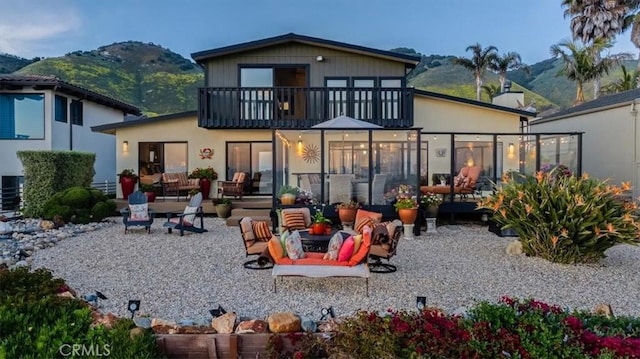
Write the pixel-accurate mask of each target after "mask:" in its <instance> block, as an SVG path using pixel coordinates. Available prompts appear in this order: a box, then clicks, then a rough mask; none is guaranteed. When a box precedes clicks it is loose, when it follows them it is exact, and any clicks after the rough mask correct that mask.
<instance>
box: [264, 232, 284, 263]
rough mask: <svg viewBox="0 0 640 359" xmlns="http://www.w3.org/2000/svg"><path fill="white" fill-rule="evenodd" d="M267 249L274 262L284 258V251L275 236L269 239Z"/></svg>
mask: <svg viewBox="0 0 640 359" xmlns="http://www.w3.org/2000/svg"><path fill="white" fill-rule="evenodd" d="M267 247H269V254H271V258H273V259H274V260H275V261H277V260H279V259H281V258H284V256H285V255H286V254H285V253H284V250H283V249H282V243H280V238H278V237H276V236H272V237H271V239H270V240H269V243H268V244H267Z"/></svg>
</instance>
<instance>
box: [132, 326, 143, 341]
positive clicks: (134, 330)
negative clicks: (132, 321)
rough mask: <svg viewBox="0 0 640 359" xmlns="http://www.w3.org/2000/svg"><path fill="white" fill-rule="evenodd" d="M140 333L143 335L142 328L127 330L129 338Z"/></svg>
mask: <svg viewBox="0 0 640 359" xmlns="http://www.w3.org/2000/svg"><path fill="white" fill-rule="evenodd" d="M142 335H144V328H140V327H135V328H133V329H131V330H130V331H129V338H131V340H134V339H135V338H136V337H139V336H142Z"/></svg>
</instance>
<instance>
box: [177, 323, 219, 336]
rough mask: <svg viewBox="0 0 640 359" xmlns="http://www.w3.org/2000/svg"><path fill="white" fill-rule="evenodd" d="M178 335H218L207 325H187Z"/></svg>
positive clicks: (180, 329) (178, 331)
mask: <svg viewBox="0 0 640 359" xmlns="http://www.w3.org/2000/svg"><path fill="white" fill-rule="evenodd" d="M176 334H216V330H215V329H213V328H211V327H208V326H206V325H205V326H200V325H187V326H184V327H179V328H178V329H177V332H176Z"/></svg>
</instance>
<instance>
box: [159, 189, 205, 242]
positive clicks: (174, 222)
mask: <svg viewBox="0 0 640 359" xmlns="http://www.w3.org/2000/svg"><path fill="white" fill-rule="evenodd" d="M174 216H175V217H174ZM196 217H200V227H196V225H195V222H196ZM162 226H163V227H167V231H168V232H169V233H171V232H172V230H173V229H178V230H180V236H183V235H184V231H189V232H195V233H203V232H207V230H206V229H204V211H203V210H202V193H201V192H198V194H196V195H194V196H193V197H191V200H190V201H189V204H187V206H186V207H185V208H184V212H182V213H180V214H176V213H171V212H169V213H167V221H166V222H164V224H163V225H162Z"/></svg>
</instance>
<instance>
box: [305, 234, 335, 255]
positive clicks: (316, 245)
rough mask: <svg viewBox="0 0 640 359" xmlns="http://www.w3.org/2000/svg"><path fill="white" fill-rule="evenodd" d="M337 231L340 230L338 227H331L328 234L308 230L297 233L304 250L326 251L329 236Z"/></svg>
mask: <svg viewBox="0 0 640 359" xmlns="http://www.w3.org/2000/svg"><path fill="white" fill-rule="evenodd" d="M338 232H340V230H339V229H332V230H331V233H329V234H309V232H308V231H301V232H299V233H300V239H301V242H302V249H303V250H304V251H305V252H326V251H327V250H328V249H329V241H330V240H331V237H333V235H334V234H336V233H338Z"/></svg>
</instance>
